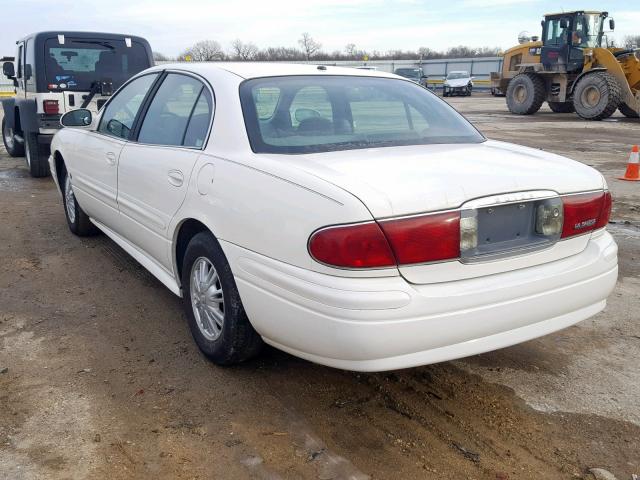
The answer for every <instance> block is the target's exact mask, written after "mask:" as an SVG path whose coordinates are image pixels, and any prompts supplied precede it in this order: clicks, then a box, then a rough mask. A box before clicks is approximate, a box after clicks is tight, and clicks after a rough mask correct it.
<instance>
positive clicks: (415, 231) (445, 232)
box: [380, 212, 460, 265]
mask: <svg viewBox="0 0 640 480" xmlns="http://www.w3.org/2000/svg"><path fill="white" fill-rule="evenodd" d="M380 226H381V227H382V230H383V231H384V233H385V235H386V236H387V238H388V239H389V243H390V244H391V248H392V249H393V253H394V255H395V257H396V259H397V260H398V263H399V264H401V265H407V264H412V263H426V262H436V261H439V260H450V259H452V258H458V257H459V256H460V212H446V213H436V214H432V215H421V216H418V217H411V218H401V219H398V220H387V221H384V222H380Z"/></svg>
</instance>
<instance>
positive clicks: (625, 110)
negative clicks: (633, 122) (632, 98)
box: [618, 103, 640, 118]
mask: <svg viewBox="0 0 640 480" xmlns="http://www.w3.org/2000/svg"><path fill="white" fill-rule="evenodd" d="M618 110H620V113H621V114H623V115H624V116H625V117H627V118H640V115H639V114H638V112H636V111H635V110H634V109H633V108H631V107H630V106H629V105H627V104H626V103H621V104H620V106H619V107H618Z"/></svg>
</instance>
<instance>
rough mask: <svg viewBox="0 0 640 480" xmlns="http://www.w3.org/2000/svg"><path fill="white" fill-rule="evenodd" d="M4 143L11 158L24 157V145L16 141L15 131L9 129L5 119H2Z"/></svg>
mask: <svg viewBox="0 0 640 480" xmlns="http://www.w3.org/2000/svg"><path fill="white" fill-rule="evenodd" d="M2 141H3V143H4V148H6V149H7V153H8V154H9V156H10V157H22V156H24V145H23V144H22V143H20V142H18V141H17V140H16V136H15V133H14V131H13V129H12V128H9V126H8V125H7V124H6V122H5V118H4V117H2Z"/></svg>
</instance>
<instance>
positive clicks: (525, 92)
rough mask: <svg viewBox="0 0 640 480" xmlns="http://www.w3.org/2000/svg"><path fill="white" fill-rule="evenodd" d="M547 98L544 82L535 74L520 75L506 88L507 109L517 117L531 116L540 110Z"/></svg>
mask: <svg viewBox="0 0 640 480" xmlns="http://www.w3.org/2000/svg"><path fill="white" fill-rule="evenodd" d="M546 96H547V89H546V85H545V83H544V80H543V79H542V78H540V76H538V75H536V74H535V73H531V72H526V73H520V74H518V75H516V76H515V77H513V79H512V80H511V81H510V82H509V87H508V88H507V107H508V108H509V111H510V112H511V113H515V114H517V115H531V114H533V113H536V112H537V111H538V110H540V107H541V106H542V102H544V99H545V97H546Z"/></svg>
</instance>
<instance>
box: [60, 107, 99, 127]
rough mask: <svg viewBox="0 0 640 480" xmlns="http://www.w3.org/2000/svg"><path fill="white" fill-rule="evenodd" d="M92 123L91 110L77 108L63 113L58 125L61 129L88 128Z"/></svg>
mask: <svg viewBox="0 0 640 480" xmlns="http://www.w3.org/2000/svg"><path fill="white" fill-rule="evenodd" d="M92 121H93V115H92V113H91V110H87V109H86V108H79V109H77V110H71V111H70V112H67V113H65V114H64V115H62V117H61V118H60V125H62V126H63V127H88V126H89V125H91V122H92Z"/></svg>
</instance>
